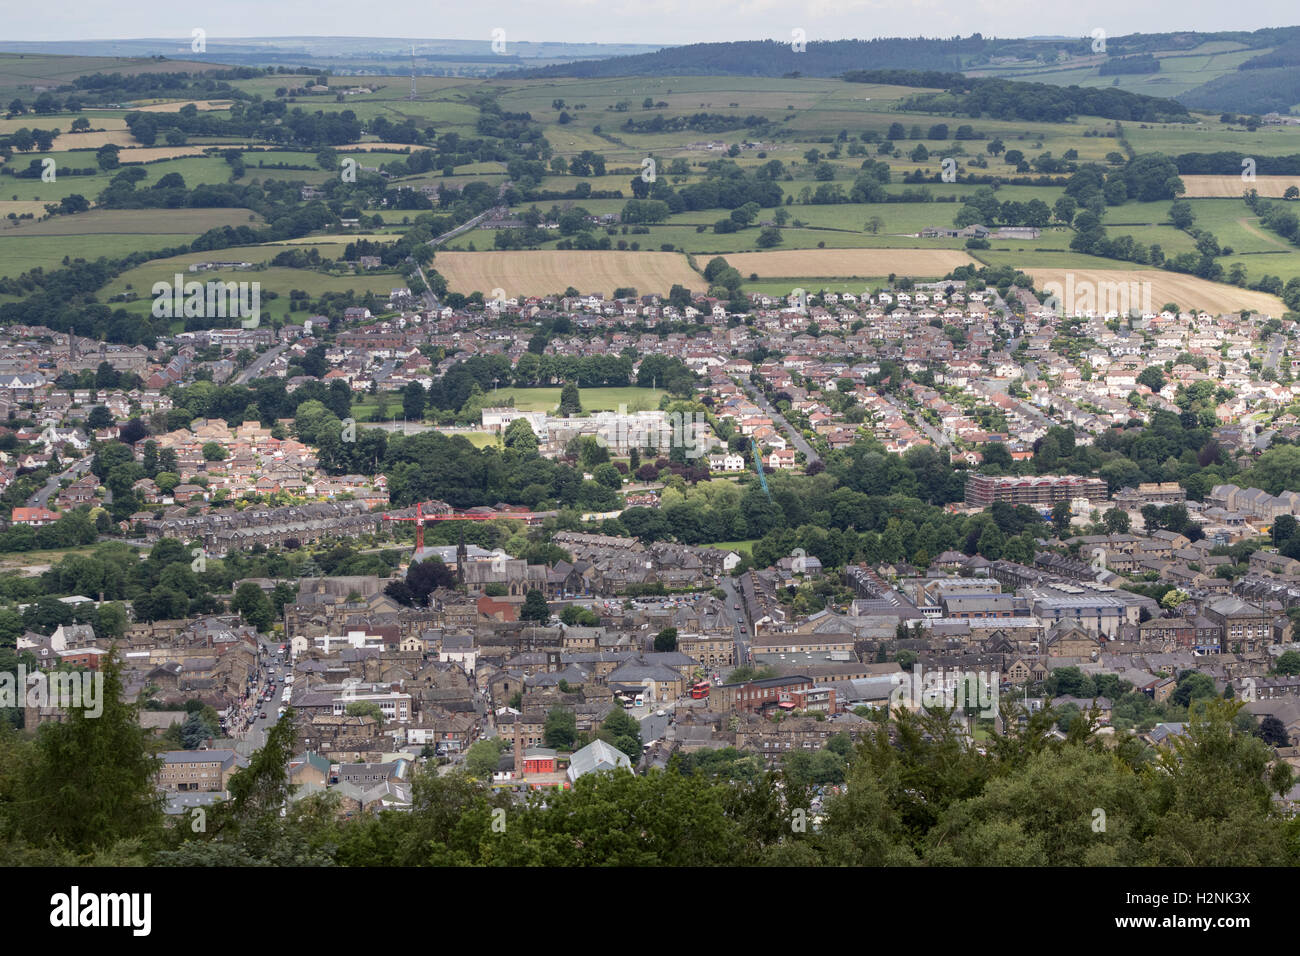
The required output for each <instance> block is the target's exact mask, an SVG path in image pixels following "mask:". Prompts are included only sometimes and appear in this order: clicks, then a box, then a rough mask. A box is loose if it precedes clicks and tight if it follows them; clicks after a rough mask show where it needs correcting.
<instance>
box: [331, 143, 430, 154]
mask: <svg viewBox="0 0 1300 956" xmlns="http://www.w3.org/2000/svg"><path fill="white" fill-rule="evenodd" d="M428 148H429V147H428V146H413V145H412V144H410V143H350V144H348V145H345V146H335V147H334V149H335V151H336V152H340V153H375V152H393V153H417V152H419V151H420V150H422V149H428Z"/></svg>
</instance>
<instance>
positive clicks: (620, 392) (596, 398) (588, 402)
mask: <svg viewBox="0 0 1300 956" xmlns="http://www.w3.org/2000/svg"><path fill="white" fill-rule="evenodd" d="M560 392H561V389H559V388H502V389H498V390H496V391H494V392H492V393H490V396H489V397H490V398H491V402H492V404H500V405H505V404H508V403H509V401H510V399H514V405H515V408H518V409H521V410H522V411H526V412H553V411H555V409H556V408H558V407H559V404H560ZM667 394H668V393H667V392H666V391H664V390H663V389H661V388H657V389H651V388H637V387H636V386H626V387H623V388H583V389H579V392H578V395H579V398H580V399H581V401H582V408H583V411H587V412H603V411H618V409H619V406H620V405H625V406H627V410H628V411H629V412H635V411H646V410H649V409H655V408H658V407H659V400H660V399H661V398H662V397H663V396H665V395H667Z"/></svg>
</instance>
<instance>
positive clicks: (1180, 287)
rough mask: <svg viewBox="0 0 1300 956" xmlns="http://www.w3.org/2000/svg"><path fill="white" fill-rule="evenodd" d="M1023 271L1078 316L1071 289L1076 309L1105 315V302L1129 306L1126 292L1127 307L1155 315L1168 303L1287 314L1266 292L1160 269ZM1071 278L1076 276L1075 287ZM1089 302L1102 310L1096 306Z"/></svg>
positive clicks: (1221, 310)
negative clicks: (1058, 293) (1053, 285)
mask: <svg viewBox="0 0 1300 956" xmlns="http://www.w3.org/2000/svg"><path fill="white" fill-rule="evenodd" d="M1025 272H1027V273H1028V274H1029V275H1031V276H1033V279H1034V288H1035V289H1037V290H1039V291H1040V292H1041V291H1042V290H1043V286H1044V284H1045V283H1048V282H1057V283H1060V285H1061V288H1062V289H1063V290H1064V298H1065V299H1066V301H1065V302H1064V306H1065V309H1066V311H1067V312H1073V311H1074V309H1071V308H1070V299H1069V297H1070V294H1071V292H1070V290H1074V291H1073V295H1074V299H1073V301H1074V303H1075V308H1078V309H1084V310H1087V309H1089V308H1092V309H1093V310H1094V311H1107V305H1106V304H1107V303H1109V304H1111V305H1113V304H1114V303H1115V302H1117V301H1118V302H1123V301H1125V300H1124V298H1123V296H1122V295H1119V297H1117V295H1118V294H1119V293H1127V301H1128V302H1129V305H1128V308H1130V309H1140V310H1142V311H1147V309H1148V305H1147V302H1148V301H1149V302H1150V308H1151V309H1153V310H1158V309H1159V308H1160V307H1161V306H1163V305H1164V304H1165V303H1166V302H1175V303H1177V304H1178V306H1179V307H1180V308H1183V309H1188V308H1193V309H1204V310H1205V311H1206V312H1209V313H1211V314H1214V315H1218V314H1220V313H1224V312H1240V311H1241V310H1242V309H1250V310H1251V311H1253V312H1263V313H1265V314H1267V315H1273V316H1281V315H1282V313H1283V312H1285V311H1286V306H1284V305H1283V304H1282V300H1281V299H1279V298H1278V297H1277V296H1273V295H1269V294H1268V293H1266V292H1254V291H1252V290H1250V289H1238V288H1236V287H1235V286H1230V285H1224V284H1223V283H1221V282H1210V281H1209V280H1208V279H1201V278H1198V277H1196V276H1188V275H1179V274H1178V273H1175V272H1163V271H1161V270H1157V269H1133V270H1127V269H1068V270H1067V269H1026V270H1025ZM1070 276H1073V281H1072V282H1071V280H1070V278H1069V277H1070ZM1148 282H1149V283H1151V285H1150V291H1149V300H1148V292H1147V289H1146V286H1145V285H1144V283H1148ZM1133 283H1138V286H1137V287H1136V288H1134V286H1133V285H1132V284H1133ZM1111 290H1116V291H1115V292H1112V291H1111ZM1089 296H1090V297H1091V298H1088V297H1089ZM1090 302H1095V303H1098V305H1097V306H1092V305H1090V304H1089V303H1090Z"/></svg>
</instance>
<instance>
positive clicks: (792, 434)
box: [737, 378, 822, 465]
mask: <svg viewBox="0 0 1300 956" xmlns="http://www.w3.org/2000/svg"><path fill="white" fill-rule="evenodd" d="M737 381H739V382H740V387H741V388H743V389H744V390H745V392H746V393H748V395H749V397H750V398H752V399H753V400H754V403H755V404H756V405H758V407H759V408H761V409H762V410H763V411H765V412H767V414H768V417H769V418H771V419H772V421H773V422H775V423H776V426H777V427H778V428H780V429H781V431H783V432H785V434H786V437H787V438H789V439H790V443H791V444H793V445H794V447H795V448H796V449H798V450H799V451H801V452H803V454H804V457H805V458H806V459H807V461H808V464H810V465H811V464H812V463H813V462H815V461H821V460H822V456H821V455H819V454H817V452H816V450H815V449H814V448H813V446H812V445H810V444H808V441H807V440H806V439H805V438H804V437H803V435H801V434H800V433H799V432H798V431H796V430H795V429H794V428H793V427H792V426H791V425H790V423H789V422H788V421H786V420H785V416H784V415H782V414H781V413H780V412H778V411H777V410H776V409H775V408H773V407H772V405H771V404H770V403H769V402H768V400H767V397H766V396H765V395H763V393H762V392H760V391H759V390H758V389H756V388H755V387H754V386H753V385H751V384H750V383H749V382H748V381H747V380H745V379H744V378H740V379H738V380H737Z"/></svg>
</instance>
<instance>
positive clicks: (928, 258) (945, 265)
mask: <svg viewBox="0 0 1300 956" xmlns="http://www.w3.org/2000/svg"><path fill="white" fill-rule="evenodd" d="M723 258H724V259H726V260H727V264H728V265H730V266H732V267H733V268H735V269H737V270H738V271H739V272H740V274H741V275H742V276H746V277H748V276H749V275H751V274H757V275H758V277H759V278H760V279H786V278H789V279H798V278H801V277H803V276H810V277H814V278H858V277H861V278H870V277H873V276H887V275H889V274H890V273H897V274H898V275H905V276H927V277H928V276H934V277H940V276H945V275H947V274H948V273H949V272H951V271H952V270H953V269H955V268H957V267H958V266H967V265H973V264H975V260H974V259H972V258H971V257H970V256H968V255H967V254H966V253H964V252H962V251H961V250H960V249H784V250H780V251H778V252H740V253H732V254H730V255H725V256H723Z"/></svg>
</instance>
